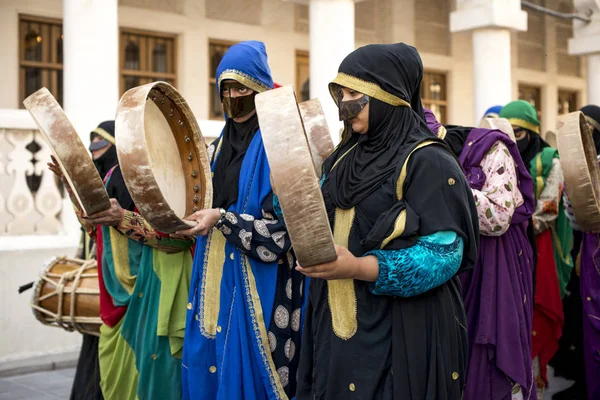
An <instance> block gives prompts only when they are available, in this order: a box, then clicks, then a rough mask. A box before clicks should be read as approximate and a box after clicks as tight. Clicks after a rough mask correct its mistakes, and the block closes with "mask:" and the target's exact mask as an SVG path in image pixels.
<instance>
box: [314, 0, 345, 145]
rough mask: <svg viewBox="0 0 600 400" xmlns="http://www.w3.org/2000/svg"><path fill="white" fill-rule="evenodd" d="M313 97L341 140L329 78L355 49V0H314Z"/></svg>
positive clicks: (332, 132)
mask: <svg viewBox="0 0 600 400" xmlns="http://www.w3.org/2000/svg"><path fill="white" fill-rule="evenodd" d="M309 7H310V13H309V19H310V27H309V30H310V97H311V98H318V99H319V100H321V105H322V106H323V112H324V113H325V116H326V118H327V123H328V124H329V130H330V132H331V136H332V138H333V141H334V142H335V143H337V142H338V141H339V130H340V128H341V127H342V126H343V125H342V123H341V122H340V121H339V114H338V109H337V107H336V105H335V103H334V102H333V99H332V98H331V95H330V94H329V88H328V85H329V82H331V81H332V80H333V78H335V76H336V75H337V70H338V67H339V66H340V63H341V62H342V60H343V59H344V58H345V57H346V56H347V55H348V54H349V53H351V52H352V51H353V50H354V46H355V45H354V1H353V0H310V6H309Z"/></svg>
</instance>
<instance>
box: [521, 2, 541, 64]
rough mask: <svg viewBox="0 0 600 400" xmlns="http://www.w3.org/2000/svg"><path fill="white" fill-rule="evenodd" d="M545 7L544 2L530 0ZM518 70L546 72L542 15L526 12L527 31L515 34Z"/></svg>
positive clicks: (535, 12) (530, 11)
mask: <svg viewBox="0 0 600 400" xmlns="http://www.w3.org/2000/svg"><path fill="white" fill-rule="evenodd" d="M530 1H531V2H532V3H535V4H538V5H541V6H546V4H545V3H546V2H545V1H544V0H530ZM517 38H518V39H517V42H518V65H519V68H527V69H533V70H536V71H545V70H546V19H545V16H544V14H542V13H540V12H537V11H532V10H528V11H527V31H525V32H519V33H518V34H517Z"/></svg>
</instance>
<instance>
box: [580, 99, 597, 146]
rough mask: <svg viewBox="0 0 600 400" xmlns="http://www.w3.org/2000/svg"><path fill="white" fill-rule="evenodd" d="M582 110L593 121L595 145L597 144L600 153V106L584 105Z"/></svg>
mask: <svg viewBox="0 0 600 400" xmlns="http://www.w3.org/2000/svg"><path fill="white" fill-rule="evenodd" d="M581 112H582V113H583V114H584V115H585V116H586V117H587V118H588V119H591V120H592V121H593V122H592V125H593V126H594V130H593V131H592V136H593V138H594V145H595V146H596V153H598V154H600V107H598V106H594V105H591V104H590V105H587V106H585V107H583V108H582V109H581Z"/></svg>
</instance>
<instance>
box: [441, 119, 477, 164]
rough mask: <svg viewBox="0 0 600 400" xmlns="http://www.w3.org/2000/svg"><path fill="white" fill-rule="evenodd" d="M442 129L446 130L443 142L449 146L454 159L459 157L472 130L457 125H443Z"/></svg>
mask: <svg viewBox="0 0 600 400" xmlns="http://www.w3.org/2000/svg"><path fill="white" fill-rule="evenodd" d="M444 127H445V128H446V136H445V137H444V142H446V144H447V145H448V146H450V148H451V149H452V152H453V153H454V154H455V155H456V157H458V156H460V153H461V152H462V149H463V147H464V145H465V141H466V140H467V136H469V133H471V131H472V130H473V128H470V127H466V126H458V125H444Z"/></svg>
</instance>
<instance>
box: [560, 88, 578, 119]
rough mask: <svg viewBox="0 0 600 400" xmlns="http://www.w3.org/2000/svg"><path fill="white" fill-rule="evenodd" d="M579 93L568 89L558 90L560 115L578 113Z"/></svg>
mask: <svg viewBox="0 0 600 400" xmlns="http://www.w3.org/2000/svg"><path fill="white" fill-rule="evenodd" d="M577 110H578V107H577V91H575V90H568V89H559V90H558V115H561V114H568V113H570V112H573V111H577Z"/></svg>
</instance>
